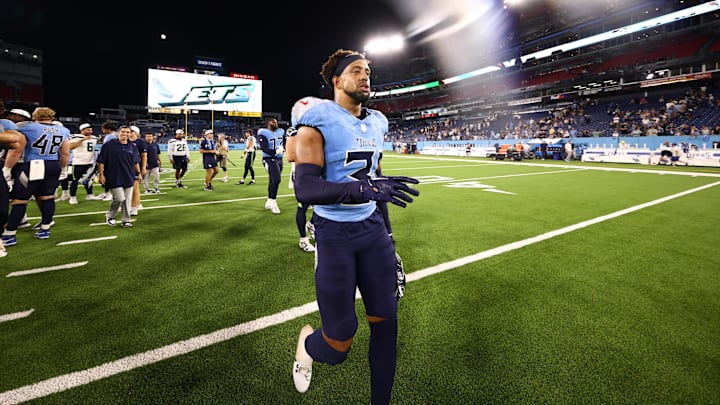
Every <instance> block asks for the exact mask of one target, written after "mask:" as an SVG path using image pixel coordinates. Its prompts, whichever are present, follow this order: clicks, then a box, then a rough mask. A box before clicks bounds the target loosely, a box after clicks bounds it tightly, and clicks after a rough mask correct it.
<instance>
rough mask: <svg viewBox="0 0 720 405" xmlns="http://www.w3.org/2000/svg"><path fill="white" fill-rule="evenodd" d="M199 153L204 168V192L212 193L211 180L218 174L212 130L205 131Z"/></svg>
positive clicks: (215, 144)
mask: <svg viewBox="0 0 720 405" xmlns="http://www.w3.org/2000/svg"><path fill="white" fill-rule="evenodd" d="M200 153H201V154H202V159H203V168H205V188H204V189H203V190H205V191H212V190H213V185H212V179H214V178H215V176H217V174H218V173H219V172H220V169H219V168H218V161H217V157H216V156H217V153H218V150H217V143H216V142H215V134H214V133H213V130H212V129H208V130H207V131H205V137H204V138H203V139H202V141H200Z"/></svg>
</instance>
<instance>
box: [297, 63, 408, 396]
mask: <svg viewBox="0 0 720 405" xmlns="http://www.w3.org/2000/svg"><path fill="white" fill-rule="evenodd" d="M320 74H321V76H322V78H323V80H324V81H325V83H326V84H327V85H328V86H330V87H331V88H332V89H333V92H334V102H327V103H320V104H318V105H316V106H314V107H311V108H310V109H308V110H307V111H305V113H304V114H303V115H302V116H301V117H300V118H299V120H298V123H297V127H298V128H297V131H298V132H297V136H296V140H295V143H296V148H295V154H296V166H295V172H296V179H295V195H296V197H297V199H298V200H299V201H300V202H303V203H306V204H311V205H313V206H314V214H313V219H312V223H313V224H314V226H315V243H316V244H315V248H316V251H315V294H316V296H317V302H318V307H319V309H320V319H321V322H322V327H320V328H318V329H315V330H313V329H312V327H311V326H310V325H306V326H305V327H303V328H302V330H301V331H300V334H299V337H298V343H297V348H296V352H295V363H294V364H293V380H294V383H295V388H296V389H297V390H298V391H299V392H305V391H306V390H307V389H308V388H309V386H310V378H311V377H312V363H313V361H320V362H323V363H327V364H330V365H335V364H339V363H342V362H343V361H344V360H345V359H346V358H347V356H348V352H349V350H350V347H351V345H352V341H353V337H354V336H355V333H356V331H357V328H358V320H357V317H356V315H355V289H356V288H358V289H359V290H360V294H361V295H362V300H363V304H364V306H365V313H366V317H367V321H368V323H369V325H370V344H369V354H368V360H369V364H370V393H371V394H370V396H371V397H370V403H372V404H375V405H378V404H387V403H389V402H390V398H391V394H392V387H393V383H394V380H395V365H396V359H397V331H398V321H397V308H398V301H397V295H396V287H397V276H396V270H397V268H398V260H397V256H396V253H395V244H394V242H393V239H392V231H391V228H390V222H389V218H388V215H387V203H388V202H391V203H393V204H395V205H398V206H401V207H405V206H406V205H407V203H409V202H412V201H413V198H412V196H413V195H414V196H417V195H419V192H418V191H417V190H415V189H413V188H411V187H410V186H408V184H417V183H418V181H417V180H416V179H413V178H410V177H403V176H393V177H380V175H381V174H380V159H381V157H382V151H383V141H384V136H385V134H386V133H387V132H388V120H387V118H386V117H385V116H384V115H383V114H382V113H381V112H379V111H376V110H371V109H368V108H365V107H363V106H362V103H364V102H365V101H367V100H368V98H369V97H370V67H369V62H368V61H367V60H366V59H365V57H364V56H363V55H362V54H360V53H358V52H354V51H349V50H344V49H339V50H337V51H336V52H335V53H333V54H332V55H330V57H329V58H328V60H327V61H326V62H325V63H324V64H323V66H322V70H321V72H320Z"/></svg>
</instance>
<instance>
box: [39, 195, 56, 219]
mask: <svg viewBox="0 0 720 405" xmlns="http://www.w3.org/2000/svg"><path fill="white" fill-rule="evenodd" d="M40 212H41V213H42V221H40V222H41V223H42V224H43V225H50V222H52V219H53V215H55V199H54V198H51V199H49V200H43V201H40Z"/></svg>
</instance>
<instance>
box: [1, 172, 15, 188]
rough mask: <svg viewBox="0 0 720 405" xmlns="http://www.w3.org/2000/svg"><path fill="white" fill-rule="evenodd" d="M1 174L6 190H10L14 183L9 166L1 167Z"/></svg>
mask: <svg viewBox="0 0 720 405" xmlns="http://www.w3.org/2000/svg"><path fill="white" fill-rule="evenodd" d="M2 174H3V178H5V183H7V185H8V191H12V188H13V186H14V185H15V181H14V180H13V178H12V169H10V168H9V167H3V168H2Z"/></svg>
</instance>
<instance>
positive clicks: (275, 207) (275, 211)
mask: <svg viewBox="0 0 720 405" xmlns="http://www.w3.org/2000/svg"><path fill="white" fill-rule="evenodd" d="M270 212H272V213H273V214H279V213H280V207H278V205H277V203H276V202H273V205H272V207H270Z"/></svg>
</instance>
